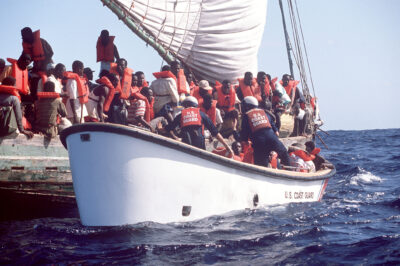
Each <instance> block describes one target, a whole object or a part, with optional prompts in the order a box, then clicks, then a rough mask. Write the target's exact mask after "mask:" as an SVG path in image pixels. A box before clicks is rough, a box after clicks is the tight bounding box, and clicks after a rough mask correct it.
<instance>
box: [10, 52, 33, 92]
mask: <svg viewBox="0 0 400 266" xmlns="http://www.w3.org/2000/svg"><path fill="white" fill-rule="evenodd" d="M7 61H8V62H10V63H11V65H10V66H6V68H5V69H4V71H5V74H6V75H7V76H12V77H13V78H15V80H16V81H15V86H16V87H17V90H18V91H19V92H20V93H22V94H23V95H28V94H30V88H29V82H28V66H29V65H30V63H31V62H32V60H31V57H30V55H29V54H25V53H23V54H21V56H20V57H19V58H18V60H15V59H12V58H7Z"/></svg>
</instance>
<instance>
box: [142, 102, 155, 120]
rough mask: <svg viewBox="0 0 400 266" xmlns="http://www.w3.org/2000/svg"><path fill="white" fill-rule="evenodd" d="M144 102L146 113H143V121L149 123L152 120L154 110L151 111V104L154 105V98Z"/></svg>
mask: <svg viewBox="0 0 400 266" xmlns="http://www.w3.org/2000/svg"><path fill="white" fill-rule="evenodd" d="M144 101H145V102H146V111H145V113H144V120H146V122H150V121H151V120H152V119H154V110H153V104H154V98H153V99H152V100H151V102H149V100H148V99H147V98H145V100H144Z"/></svg>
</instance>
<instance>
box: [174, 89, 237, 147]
mask: <svg viewBox="0 0 400 266" xmlns="http://www.w3.org/2000/svg"><path fill="white" fill-rule="evenodd" d="M182 105H183V107H184V109H183V110H182V112H181V113H180V114H179V115H177V116H176V117H175V119H174V121H173V122H172V123H171V124H168V125H167V127H166V130H167V131H169V132H170V134H171V136H172V137H173V138H174V139H176V140H179V138H178V137H177V136H176V135H175V134H174V132H173V130H174V129H175V128H176V127H177V126H180V128H181V132H182V141H183V142H184V143H186V144H189V145H192V146H195V147H197V148H200V149H205V148H206V144H205V138H204V133H203V127H205V128H207V129H208V130H209V131H210V133H211V135H212V136H213V137H216V138H217V139H218V141H219V142H221V144H222V145H224V147H225V148H226V150H227V151H229V152H230V153H231V154H233V151H232V149H231V147H230V146H229V145H228V144H227V143H226V142H225V140H224V139H223V137H222V136H221V134H219V133H218V130H217V128H216V127H215V126H214V125H213V123H212V121H211V120H210V118H208V116H207V115H206V114H205V113H203V112H202V111H200V109H199V108H198V107H197V105H198V102H197V99H196V98H195V97H193V96H188V97H186V98H185V99H184V100H183V102H182Z"/></svg>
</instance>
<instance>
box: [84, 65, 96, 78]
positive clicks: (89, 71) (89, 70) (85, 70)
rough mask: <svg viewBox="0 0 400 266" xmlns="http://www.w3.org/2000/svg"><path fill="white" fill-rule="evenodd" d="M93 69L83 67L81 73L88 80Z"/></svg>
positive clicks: (91, 76)
mask: <svg viewBox="0 0 400 266" xmlns="http://www.w3.org/2000/svg"><path fill="white" fill-rule="evenodd" d="M93 72H94V71H93V70H92V69H91V68H90V67H85V68H84V69H83V73H84V74H85V75H86V77H87V79H88V80H93Z"/></svg>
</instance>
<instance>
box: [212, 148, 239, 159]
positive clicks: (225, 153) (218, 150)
mask: <svg viewBox="0 0 400 266" xmlns="http://www.w3.org/2000/svg"><path fill="white" fill-rule="evenodd" d="M211 152H212V153H214V154H217V155H220V156H224V157H227V158H233V159H234V160H235V161H238V162H241V161H242V160H243V156H244V155H243V153H241V154H240V156H238V155H235V154H233V156H232V154H230V153H229V152H228V151H227V150H226V149H225V148H224V147H217V148H216V149H214V150H212V151H211Z"/></svg>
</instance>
